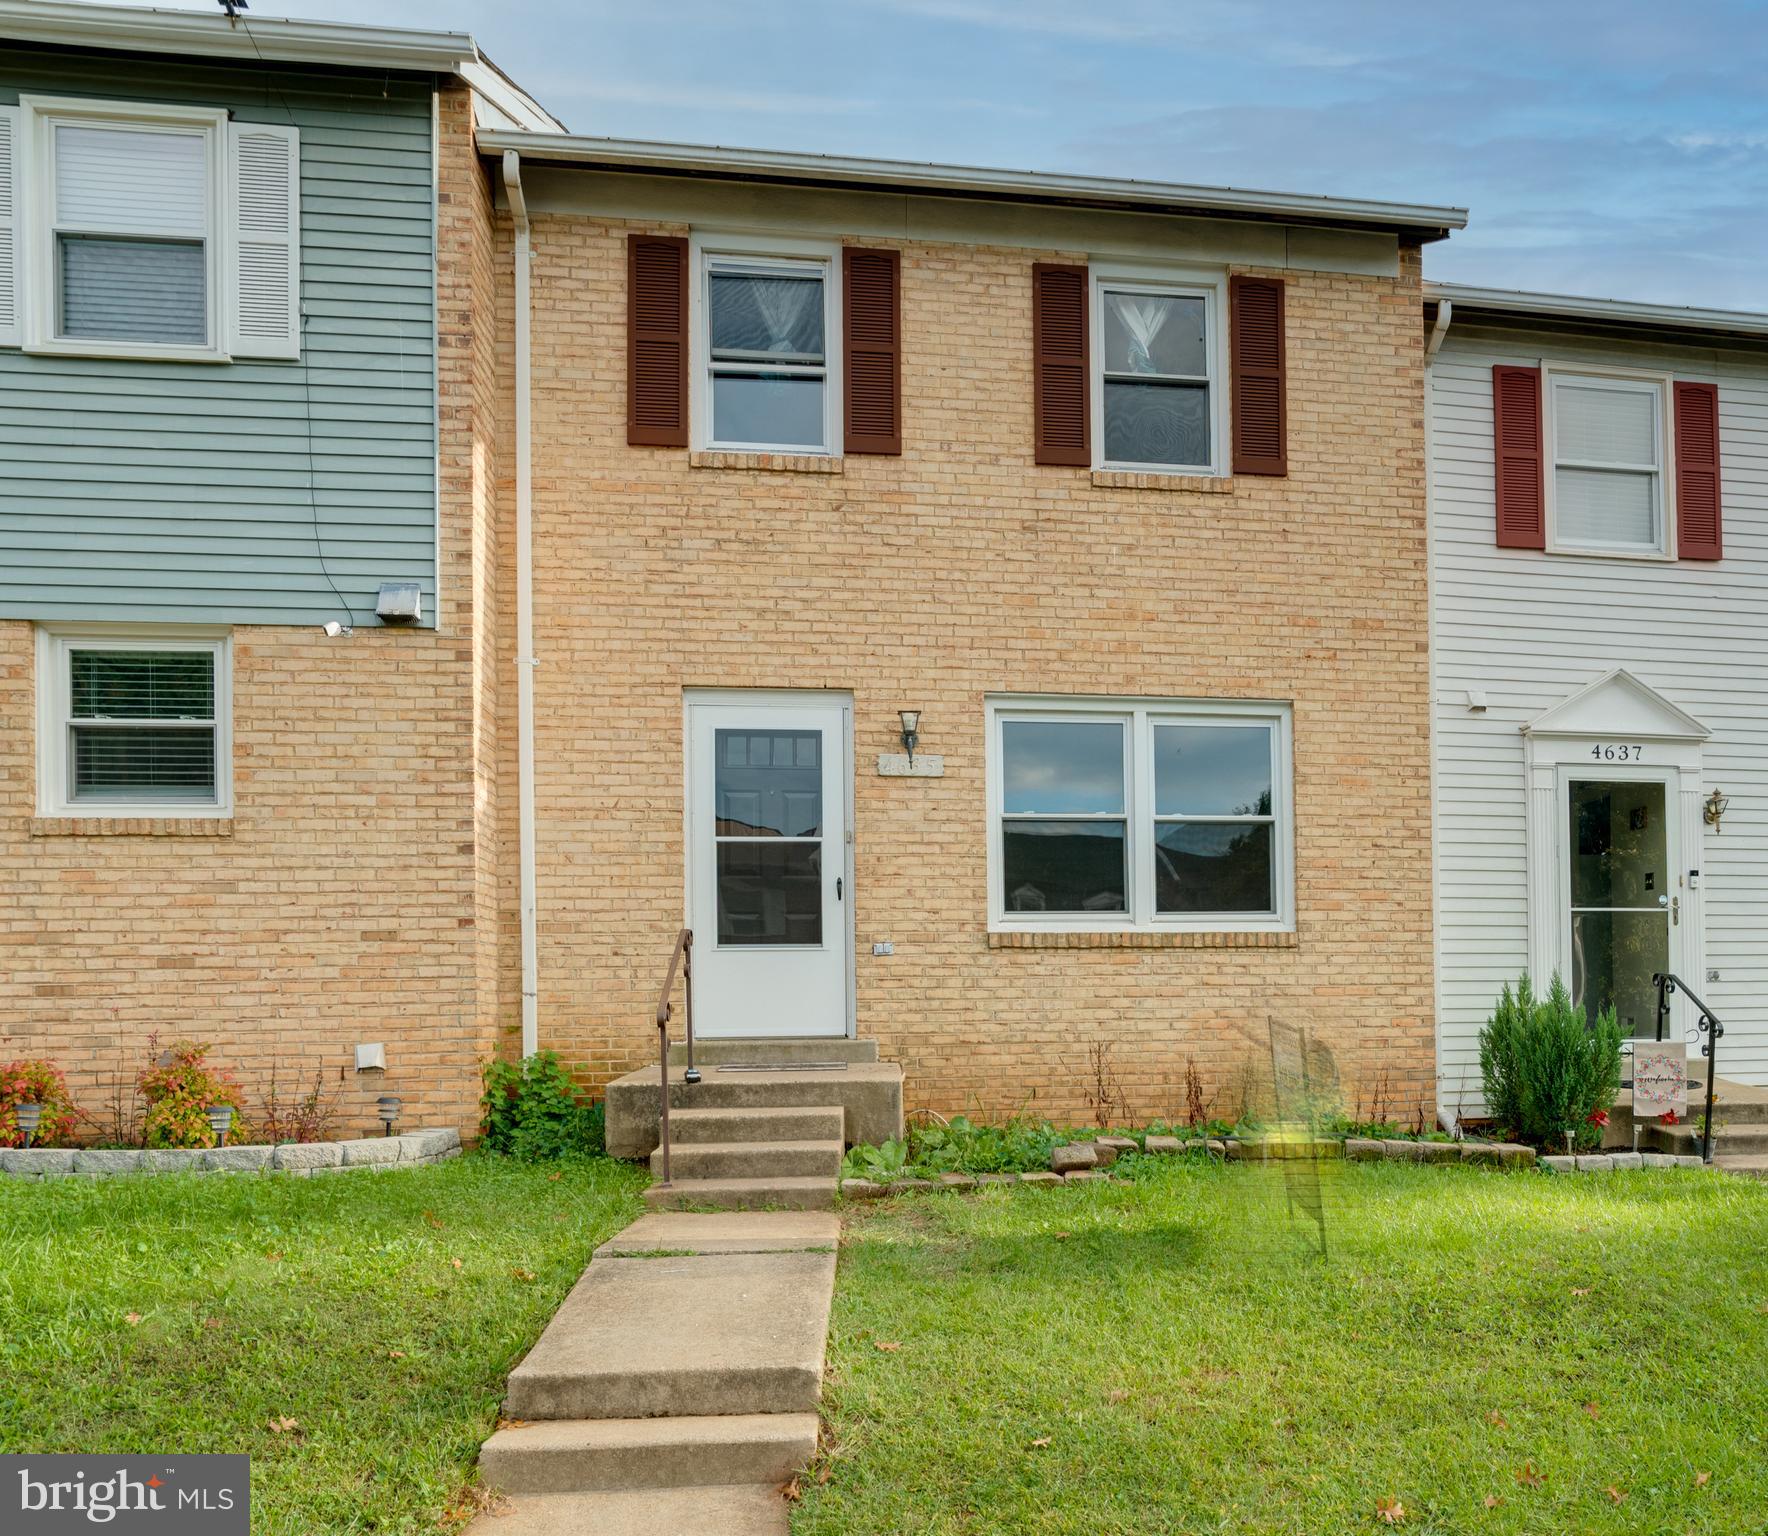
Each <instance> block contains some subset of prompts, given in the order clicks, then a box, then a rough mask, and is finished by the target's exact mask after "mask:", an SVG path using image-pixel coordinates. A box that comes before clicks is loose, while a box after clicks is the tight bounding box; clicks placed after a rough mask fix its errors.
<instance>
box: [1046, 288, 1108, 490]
mask: <svg viewBox="0 0 1768 1536" xmlns="http://www.w3.org/2000/svg"><path fill="white" fill-rule="evenodd" d="M1031 377H1032V384H1031V408H1032V418H1033V423H1034V426H1033V432H1034V447H1035V450H1036V451H1035V457H1036V459H1037V462H1038V463H1039V464H1077V465H1079V466H1080V467H1081V468H1083V469H1085V468H1087V467H1088V466H1089V465H1091V464H1092V462H1093V458H1092V449H1091V446H1090V444H1089V443H1088V433H1087V420H1088V417H1089V416H1090V415H1091V411H1090V410H1089V409H1088V404H1087V269H1086V268H1085V267H1061V266H1055V265H1053V264H1052V263H1050V262H1044V261H1039V262H1035V263H1033V265H1032V268H1031Z"/></svg>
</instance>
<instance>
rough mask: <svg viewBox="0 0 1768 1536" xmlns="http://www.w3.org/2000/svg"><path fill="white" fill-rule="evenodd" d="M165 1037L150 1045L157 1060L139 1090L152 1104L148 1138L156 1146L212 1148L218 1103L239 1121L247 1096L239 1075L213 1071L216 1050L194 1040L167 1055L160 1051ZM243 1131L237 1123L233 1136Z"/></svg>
mask: <svg viewBox="0 0 1768 1536" xmlns="http://www.w3.org/2000/svg"><path fill="white" fill-rule="evenodd" d="M158 1044H159V1037H158V1036H154V1037H153V1038H151V1039H149V1041H148V1042H147V1048H148V1051H149V1052H150V1053H151V1054H152V1058H153V1059H152V1060H151V1061H150V1062H149V1063H148V1065H147V1066H145V1067H143V1068H142V1069H141V1075H140V1076H139V1077H138V1078H136V1079H135V1086H136V1087H137V1088H138V1089H140V1090H141V1096H142V1098H144V1099H146V1100H147V1120H146V1122H145V1124H144V1125H143V1127H142V1129H143V1133H144V1139H145V1140H146V1143H147V1145H148V1146H150V1147H212V1146H214V1145H215V1143H216V1140H217V1138H216V1135H215V1132H214V1130H213V1128H212V1127H211V1126H210V1125H209V1110H210V1109H211V1108H213V1107H214V1106H215V1105H217V1104H228V1105H231V1106H232V1107H233V1112H234V1114H235V1115H236V1116H237V1115H238V1114H239V1111H240V1102H241V1094H240V1091H239V1084H238V1083H236V1082H235V1081H234V1078H233V1074H232V1073H231V1072H229V1071H227V1070H226V1068H224V1067H212V1066H210V1065H209V1064H208V1061H207V1060H206V1058H207V1056H208V1054H209V1052H210V1050H211V1049H212V1047H211V1046H210V1045H208V1044H207V1043H198V1042H197V1041H194V1040H180V1041H179V1042H177V1044H175V1045H171V1046H168V1047H167V1048H166V1049H165V1050H164V1051H159V1050H156V1047H157V1046H158ZM241 1129H242V1127H241V1126H240V1123H239V1121H238V1120H237V1119H236V1120H235V1121H234V1127H233V1132H232V1134H233V1136H234V1137H235V1139H239V1135H240V1131H241Z"/></svg>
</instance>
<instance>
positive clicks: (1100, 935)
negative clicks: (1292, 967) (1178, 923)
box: [988, 928, 1301, 949]
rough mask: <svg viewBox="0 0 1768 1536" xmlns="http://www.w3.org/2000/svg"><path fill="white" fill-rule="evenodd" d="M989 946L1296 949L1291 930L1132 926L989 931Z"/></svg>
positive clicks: (1004, 947)
mask: <svg viewBox="0 0 1768 1536" xmlns="http://www.w3.org/2000/svg"><path fill="white" fill-rule="evenodd" d="M988 947H989V948H990V949H1299V948H1300V947H1301V940H1300V938H1299V936H1298V935H1296V934H1294V933H1263V932H1261V933H1199V932H1194V931H1184V932H1179V931H1174V930H1165V929H1162V930H1156V931H1153V932H1150V931H1148V930H1145V929H1139V928H1138V929H1132V930H1127V931H1122V932H1114V931H1111V930H1106V931H1104V932H1097V933H1094V932H1088V933H1043V932H1030V933H1026V932H1018V931H1015V932H1012V933H991V934H989V936H988Z"/></svg>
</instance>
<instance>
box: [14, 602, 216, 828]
mask: <svg viewBox="0 0 1768 1536" xmlns="http://www.w3.org/2000/svg"><path fill="white" fill-rule="evenodd" d="M78 650H89V651H131V650H134V651H206V652H208V653H209V654H211V655H212V656H213V657H214V658H215V719H214V729H215V799H214V800H212V801H206V802H205V801H192V800H174V799H167V800H153V799H147V800H77V799H75V798H74V795H73V788H72V784H71V782H70V775H71V770H72V750H71V747H72V741H73V724H72V718H71V717H72V669H71V666H70V658H71V656H72V653H73V652H75V651H78ZM37 807H38V810H37V814H38V815H40V816H73V817H79V818H80V819H82V820H88V819H91V820H98V819H114V818H117V817H155V818H158V819H162V820H164V819H174V820H188V819H195V818H223V817H228V816H231V815H232V814H233V638H232V635H231V633H230V632H229V631H227V630H224V629H212V628H190V627H186V626H179V627H178V628H176V629H173V628H162V627H160V626H157V625H142V624H130V625H116V624H56V625H40V626H39V627H38V629H37Z"/></svg>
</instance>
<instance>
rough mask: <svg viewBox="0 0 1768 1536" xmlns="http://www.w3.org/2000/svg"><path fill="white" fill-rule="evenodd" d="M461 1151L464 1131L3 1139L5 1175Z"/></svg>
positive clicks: (317, 1166) (403, 1162) (318, 1166)
mask: <svg viewBox="0 0 1768 1536" xmlns="http://www.w3.org/2000/svg"><path fill="white" fill-rule="evenodd" d="M459 1156H460V1132H459V1131H454V1130H428V1131H406V1132H404V1133H403V1134H401V1135H398V1136H364V1137H362V1138H360V1139H359V1140H356V1141H285V1142H282V1143H280V1144H279V1145H277V1146H244V1147H210V1148H208V1149H207V1150H206V1151H205V1150H199V1149H195V1148H191V1149H183V1148H180V1149H170V1150H168V1149H157V1150H148V1151H137V1150H134V1149H132V1148H106V1149H103V1150H100V1149H97V1148H93V1149H86V1148H81V1147H32V1148H30V1149H29V1150H26V1149H25V1148H22V1147H0V1175H5V1176H7V1177H9V1178H14V1179H78V1178H87V1179H111V1178H119V1177H124V1176H127V1175H130V1174H148V1173H286V1174H287V1175H288V1176H289V1177H290V1178H294V1179H305V1178H311V1177H312V1176H313V1175H315V1174H321V1173H360V1172H362V1171H363V1170H364V1169H379V1170H381V1171H383V1172H384V1171H385V1170H387V1169H389V1168H427V1167H429V1166H430V1165H431V1164H433V1163H440V1162H446V1161H447V1160H448V1159H449V1158H451V1157H459Z"/></svg>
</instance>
